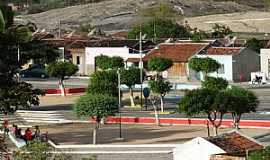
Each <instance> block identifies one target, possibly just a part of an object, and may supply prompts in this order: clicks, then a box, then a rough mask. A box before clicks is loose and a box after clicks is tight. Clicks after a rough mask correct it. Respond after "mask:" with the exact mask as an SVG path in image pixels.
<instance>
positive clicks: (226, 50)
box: [203, 47, 243, 55]
mask: <svg viewBox="0 0 270 160" xmlns="http://www.w3.org/2000/svg"><path fill="white" fill-rule="evenodd" d="M242 49H243V47H209V48H208V49H207V50H206V51H205V52H204V53H203V54H207V55H237V54H239V53H240V52H241V50H242Z"/></svg>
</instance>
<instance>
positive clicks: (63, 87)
mask: <svg viewBox="0 0 270 160" xmlns="http://www.w3.org/2000/svg"><path fill="white" fill-rule="evenodd" d="M59 89H60V91H61V96H63V97H65V96H66V92H65V86H64V80H62V79H61V80H60V81H59Z"/></svg>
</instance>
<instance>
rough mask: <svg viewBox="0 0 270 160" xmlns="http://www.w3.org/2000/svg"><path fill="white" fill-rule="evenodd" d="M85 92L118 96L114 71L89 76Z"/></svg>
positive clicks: (99, 72) (98, 72)
mask: <svg viewBox="0 0 270 160" xmlns="http://www.w3.org/2000/svg"><path fill="white" fill-rule="evenodd" d="M87 92H88V93H90V94H108V95H110V96H114V97H117V96H118V78H117V72H116V71H115V70H109V71H97V72H95V73H94V74H92V75H91V78H90V82H89V86H88V89H87Z"/></svg>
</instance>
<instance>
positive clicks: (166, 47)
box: [143, 42, 209, 83]
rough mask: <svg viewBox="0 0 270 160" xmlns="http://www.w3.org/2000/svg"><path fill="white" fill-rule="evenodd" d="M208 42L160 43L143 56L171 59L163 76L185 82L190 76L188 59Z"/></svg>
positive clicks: (146, 59) (147, 58)
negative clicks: (170, 63)
mask: <svg viewBox="0 0 270 160" xmlns="http://www.w3.org/2000/svg"><path fill="white" fill-rule="evenodd" d="M208 45H209V43H191V42H182V43H161V44H159V45H158V46H157V47H156V48H155V49H153V50H151V51H150V52H149V53H148V54H147V55H146V56H145V57H144V58H143V60H144V61H146V62H147V61H148V60H149V59H151V58H152V57H162V58H167V59H170V60H172V62H173V65H172V67H170V68H169V69H168V70H167V71H164V72H163V77H164V78H166V79H168V80H169V81H171V82H175V83H178V82H187V81H188V80H189V77H190V70H189V68H188V60H189V59H190V58H191V57H192V56H193V55H196V54H198V53H199V52H200V51H201V50H203V49H204V48H206V47H207V46H208Z"/></svg>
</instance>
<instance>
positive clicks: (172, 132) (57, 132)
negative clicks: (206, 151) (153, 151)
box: [41, 123, 270, 145]
mask: <svg viewBox="0 0 270 160" xmlns="http://www.w3.org/2000/svg"><path fill="white" fill-rule="evenodd" d="M92 128H93V125H92V124H86V123H84V124H80V123H74V124H62V125H57V124H56V125H47V126H42V127H41V131H42V132H43V133H46V132H48V134H49V138H50V139H51V140H52V141H53V142H55V143H57V144H69V145H70V144H91V143H92ZM230 130H232V128H221V129H219V133H224V132H228V131H230ZM211 131H212V129H211ZM240 132H242V133H244V134H245V135H248V136H251V137H256V136H259V135H264V134H268V133H270V129H240ZM212 135H213V133H212ZM122 136H123V137H124V140H122V141H119V140H118V137H119V125H118V124H106V125H102V126H101V128H100V129H99V131H98V139H97V142H98V143H99V144H178V143H183V142H186V141H188V140H190V139H192V138H194V137H198V136H200V137H206V136H207V129H206V127H204V126H181V125H174V126H156V125H139V124H129V125H127V124H125V125H122Z"/></svg>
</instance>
